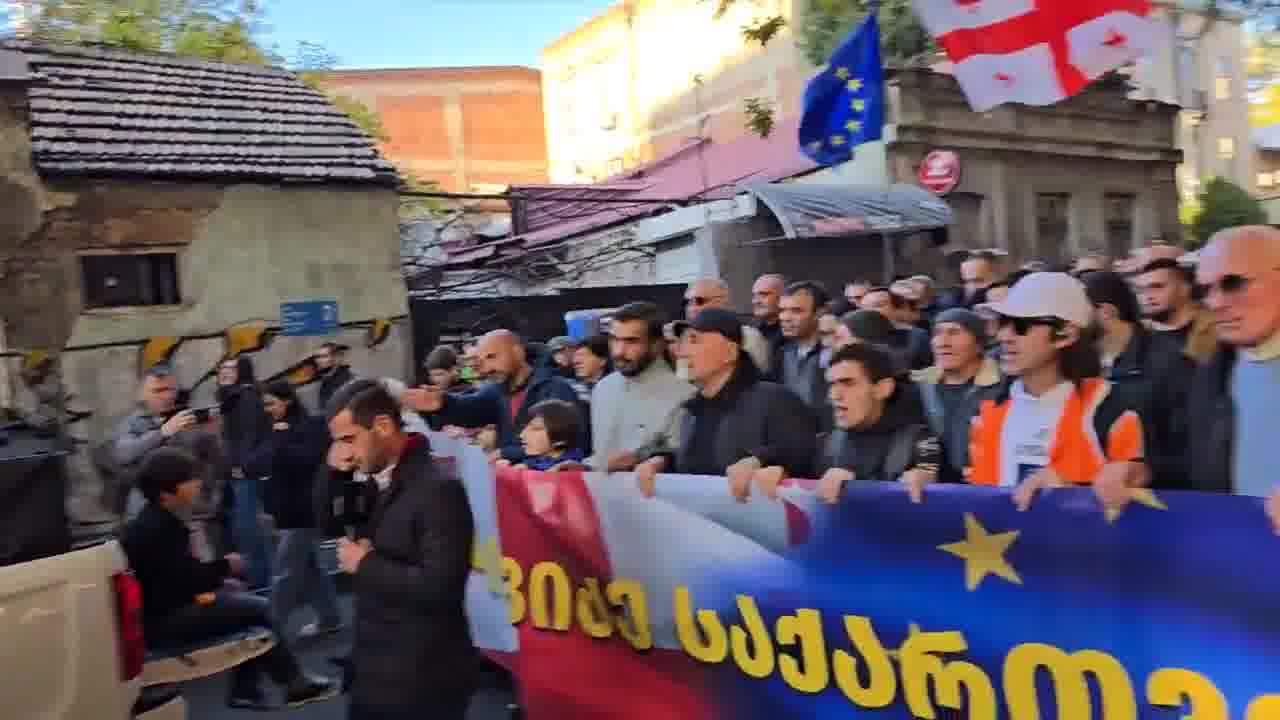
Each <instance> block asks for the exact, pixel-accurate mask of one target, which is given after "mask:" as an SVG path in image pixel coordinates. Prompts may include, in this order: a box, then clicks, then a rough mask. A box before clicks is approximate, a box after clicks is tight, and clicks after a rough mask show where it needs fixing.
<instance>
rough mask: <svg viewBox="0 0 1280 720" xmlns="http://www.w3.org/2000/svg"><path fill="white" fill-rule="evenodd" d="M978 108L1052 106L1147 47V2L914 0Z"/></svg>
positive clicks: (1151, 34) (1153, 32)
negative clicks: (1009, 104)
mask: <svg viewBox="0 0 1280 720" xmlns="http://www.w3.org/2000/svg"><path fill="white" fill-rule="evenodd" d="M913 5H914V7H915V12H916V15H917V17H919V18H920V21H921V23H922V24H923V25H924V27H925V29H926V30H928V31H929V34H930V35H932V36H933V37H934V39H935V40H936V41H937V42H938V45H939V46H940V47H941V48H942V49H943V50H945V51H946V53H947V57H948V58H950V60H951V62H952V63H953V65H954V67H953V72H954V74H955V76H956V80H958V81H959V82H960V87H961V88H962V89H963V90H964V93H965V96H966V97H967V98H968V100H969V105H970V107H972V108H973V110H974V111H975V112H985V111H987V110H990V109H991V108H993V107H995V106H997V105H1003V104H1004V103H1009V102H1016V103H1022V104H1024V105H1052V104H1053V103H1056V102H1059V101H1061V100H1064V99H1066V98H1068V97H1071V96H1072V95H1075V94H1076V93H1078V92H1080V91H1081V90H1083V89H1084V88H1085V86H1086V85H1088V84H1089V82H1090V81H1092V80H1094V79H1096V78H1097V77H1099V76H1100V75H1102V74H1104V73H1106V72H1109V71H1111V70H1114V69H1116V68H1118V67H1120V66H1122V65H1124V64H1126V63H1129V62H1132V61H1134V60H1136V59H1138V58H1139V57H1142V56H1143V55H1146V54H1148V53H1149V52H1151V50H1152V48H1153V47H1154V45H1155V43H1156V39H1157V37H1158V28H1157V26H1156V24H1155V23H1154V22H1153V21H1152V20H1151V18H1150V14H1151V2H1150V0H913Z"/></svg>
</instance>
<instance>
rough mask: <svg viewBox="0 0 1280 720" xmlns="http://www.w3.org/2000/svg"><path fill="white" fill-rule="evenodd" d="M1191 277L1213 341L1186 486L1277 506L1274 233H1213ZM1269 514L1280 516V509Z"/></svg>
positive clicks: (1192, 417)
mask: <svg viewBox="0 0 1280 720" xmlns="http://www.w3.org/2000/svg"><path fill="white" fill-rule="evenodd" d="M1196 280H1197V281H1198V282H1199V283H1200V284H1201V285H1202V286H1203V287H1204V288H1205V297H1204V302H1205V306H1206V307H1207V308H1208V309H1209V312H1210V313H1211V314H1212V315H1213V320H1214V326H1215V328H1216V330H1217V334H1218V341H1219V344H1220V347H1219V350H1218V352H1217V353H1216V354H1215V355H1214V356H1213V357H1212V358H1211V359H1210V360H1209V362H1208V363H1207V364H1206V365H1204V366H1203V367H1202V368H1201V369H1200V372H1199V373H1198V374H1197V376H1196V380H1195V382H1194V384H1193V387H1192V391H1191V401H1190V408H1189V423H1190V433H1189V435H1190V438H1191V443H1190V471H1191V479H1192V484H1193V487H1194V489H1196V490H1202V491H1209V492H1228V493H1233V494H1236V495H1250V496H1255V497H1267V498H1269V501H1268V511H1269V512H1271V511H1272V510H1280V498H1278V497H1277V496H1276V477H1275V466H1276V463H1277V460H1280V454H1277V450H1276V442H1275V437H1276V434H1275V418H1276V414H1277V410H1280V231H1278V230H1276V229H1274V228H1271V227H1267V226H1245V227H1236V228H1230V229H1227V230H1223V231H1221V232H1219V233H1217V234H1216V235H1214V236H1213V237H1212V238H1210V239H1209V244H1208V245H1207V246H1205V248H1204V250H1203V251H1201V253H1200V263H1199V267H1198V268H1197V271H1196ZM1271 514H1272V519H1273V521H1275V520H1277V519H1280V512H1273V513H1271ZM1277 528H1278V529H1280V523H1277Z"/></svg>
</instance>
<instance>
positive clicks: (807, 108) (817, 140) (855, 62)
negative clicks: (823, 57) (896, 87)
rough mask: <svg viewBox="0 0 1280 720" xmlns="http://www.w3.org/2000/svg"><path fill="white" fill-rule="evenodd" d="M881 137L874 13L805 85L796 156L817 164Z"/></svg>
mask: <svg viewBox="0 0 1280 720" xmlns="http://www.w3.org/2000/svg"><path fill="white" fill-rule="evenodd" d="M883 135H884V69H883V68H882V67H881V66H880V24H879V23H878V22H877V21H876V15H875V13H871V14H870V15H868V16H867V19H866V20H864V21H863V22H862V25H861V26H860V27H859V28H858V29H857V30H855V31H854V32H853V34H852V35H850V36H849V39H848V40H845V41H844V44H843V45H841V46H840V48H839V49H838V50H836V51H835V54H833V55H832V56H831V62H830V63H828V64H827V67H826V68H825V69H824V70H823V71H822V72H821V73H819V74H818V76H817V77H815V78H814V79H812V80H810V81H809V86H808V87H807V88H805V91H804V113H803V114H802V115H801V117H800V151H801V152H803V153H804V154H805V155H808V156H809V157H810V158H812V159H813V161H814V162H816V163H818V164H820V165H834V164H836V163H842V162H845V161H847V160H849V159H850V158H852V157H853V148H854V147H855V146H857V145H861V144H862V143H865V142H871V141H872V140H879V139H880V138H881V137H882V136H883Z"/></svg>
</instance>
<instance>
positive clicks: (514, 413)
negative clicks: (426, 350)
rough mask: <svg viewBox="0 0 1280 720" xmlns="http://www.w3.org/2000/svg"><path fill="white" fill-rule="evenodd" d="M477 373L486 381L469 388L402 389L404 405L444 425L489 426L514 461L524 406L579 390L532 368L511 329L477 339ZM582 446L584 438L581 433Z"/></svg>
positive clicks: (520, 455)
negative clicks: (462, 390) (456, 390)
mask: <svg viewBox="0 0 1280 720" xmlns="http://www.w3.org/2000/svg"><path fill="white" fill-rule="evenodd" d="M477 354H479V356H480V372H481V374H482V375H484V377H485V378H486V379H488V380H490V381H491V382H490V383H489V384H488V385H485V386H484V387H482V388H480V389H479V390H476V391H474V392H469V393H446V392H444V390H442V389H440V388H438V387H435V386H424V387H420V388H416V389H414V390H410V391H409V392H406V393H405V396H404V403H405V406H406V407H408V408H411V409H413V410H416V411H418V412H420V413H424V414H429V415H435V416H437V417H438V418H439V419H438V422H440V423H443V424H444V425H457V426H459V427H464V428H483V427H486V426H489V425H492V426H494V427H495V428H496V429H497V433H498V444H497V445H498V447H497V451H498V453H499V455H500V457H501V458H502V459H505V460H509V461H511V463H512V464H516V463H519V462H521V461H522V460H524V457H525V453H524V445H523V443H521V442H520V432H521V431H522V430H524V426H525V425H527V424H528V423H529V408H531V407H533V406H534V405H537V404H538V403H540V402H542V401H543V400H564V401H566V402H571V403H574V404H577V403H578V391H577V390H575V389H574V388H573V385H572V384H570V383H569V381H568V380H566V379H564V378H562V377H560V376H559V375H558V374H556V372H555V371H554V370H551V369H549V368H538V369H535V368H534V367H533V365H531V364H530V362H529V357H528V354H527V352H526V350H525V344H524V341H522V340H521V339H520V337H519V336H518V335H516V334H515V333H513V332H511V331H510V330H494V331H493V332H491V333H488V334H487V335H485V336H484V337H482V338H480V345H479V347H478V348H477ZM583 445H584V446H589V440H587V439H586V438H584V443H583Z"/></svg>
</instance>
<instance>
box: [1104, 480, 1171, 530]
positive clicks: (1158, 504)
mask: <svg viewBox="0 0 1280 720" xmlns="http://www.w3.org/2000/svg"><path fill="white" fill-rule="evenodd" d="M1129 500H1130V502H1136V503H1138V504H1139V505H1144V506H1146V507H1149V508H1151V509H1152V510H1168V509H1169V506H1168V505H1165V504H1164V501H1163V500H1161V499H1160V498H1158V497H1156V494H1155V493H1154V492H1152V491H1151V488H1134V489H1132V490H1130V491H1129ZM1123 513H1124V510H1116V509H1114V508H1107V510H1106V512H1105V515H1106V518H1107V523H1108V524H1111V523H1114V522H1115V521H1116V520H1118V519H1119V518H1120V515H1121V514H1123Z"/></svg>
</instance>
